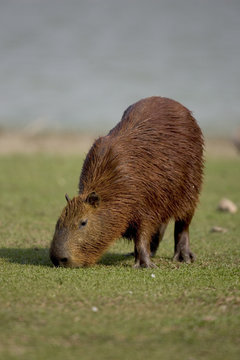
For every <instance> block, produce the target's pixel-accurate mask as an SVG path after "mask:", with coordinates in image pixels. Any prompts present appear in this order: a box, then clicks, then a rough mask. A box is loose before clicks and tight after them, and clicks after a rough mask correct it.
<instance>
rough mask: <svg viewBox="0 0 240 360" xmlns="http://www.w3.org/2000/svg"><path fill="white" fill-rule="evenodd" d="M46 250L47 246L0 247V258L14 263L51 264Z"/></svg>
mask: <svg viewBox="0 0 240 360" xmlns="http://www.w3.org/2000/svg"><path fill="white" fill-rule="evenodd" d="M48 252H49V249H48V248H28V249H16V248H0V258H3V259H6V260H7V261H8V262H10V263H15V264H22V265H42V266H51V261H50V259H49V255H48Z"/></svg>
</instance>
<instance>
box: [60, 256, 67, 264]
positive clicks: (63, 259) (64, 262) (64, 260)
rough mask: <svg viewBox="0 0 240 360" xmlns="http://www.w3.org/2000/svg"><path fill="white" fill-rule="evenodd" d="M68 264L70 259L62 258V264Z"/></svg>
mask: <svg viewBox="0 0 240 360" xmlns="http://www.w3.org/2000/svg"><path fill="white" fill-rule="evenodd" d="M67 262H68V258H66V257H65V258H62V259H60V263H62V264H66V263H67Z"/></svg>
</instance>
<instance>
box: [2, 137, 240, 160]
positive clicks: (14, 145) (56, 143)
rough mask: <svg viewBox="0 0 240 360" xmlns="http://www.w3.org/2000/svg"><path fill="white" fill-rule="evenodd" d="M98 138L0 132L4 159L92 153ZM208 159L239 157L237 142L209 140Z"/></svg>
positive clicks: (221, 139) (207, 144) (220, 139)
mask: <svg viewBox="0 0 240 360" xmlns="http://www.w3.org/2000/svg"><path fill="white" fill-rule="evenodd" d="M97 137H98V135H94V134H91V133H90V134H84V133H78V132H77V133H74V132H66V133H64V132H59V133H58V132H56V133H54V132H53V133H31V132H27V131H19V132H17V131H2V132H0V155H4V154H6V155H7V154H31V153H48V154H49V153H50V154H66V155H69V154H83V153H87V152H88V150H89V149H90V147H91V145H92V143H93V141H94V139H96V138H97ZM205 142H206V156H210V157H214V158H221V157H225V158H226V157H227V158H233V157H238V156H239V153H238V151H237V148H236V147H235V145H234V142H233V141H232V140H231V139H230V138H229V139H227V138H225V139H224V138H216V139H213V138H210V139H206V140H205Z"/></svg>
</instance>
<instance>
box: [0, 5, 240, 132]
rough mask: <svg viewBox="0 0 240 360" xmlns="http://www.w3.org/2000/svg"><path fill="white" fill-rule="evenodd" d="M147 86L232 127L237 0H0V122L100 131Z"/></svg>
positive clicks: (238, 106)
mask: <svg viewBox="0 0 240 360" xmlns="http://www.w3.org/2000/svg"><path fill="white" fill-rule="evenodd" d="M151 95H161V96H166V97H170V98H174V99H176V100H178V101H180V102H182V103H183V104H184V105H186V106H187V107H188V108H189V109H190V110H192V111H193V112H194V115H195V117H196V118H197V119H198V121H199V123H200V125H201V126H202V127H203V129H204V130H205V132H206V133H207V134H210V135H231V134H232V133H234V131H235V129H236V128H237V127H238V126H239V125H240V1H239V0H158V1H157V0H121V1H119V0H85V1H83V0H0V127H1V128H17V129H29V128H31V127H33V128H36V129H39V130H48V129H52V130H61V129H69V130H74V131H75V130H80V131H89V132H90V131H93V132H96V131H105V130H107V129H110V128H111V127H112V126H113V125H114V124H115V123H116V122H118V121H119V120H120V118H121V115H122V113H123V111H124V109H125V108H126V107H127V106H128V105H130V104H131V103H133V102H135V101H137V100H139V99H140V98H143V97H147V96H151Z"/></svg>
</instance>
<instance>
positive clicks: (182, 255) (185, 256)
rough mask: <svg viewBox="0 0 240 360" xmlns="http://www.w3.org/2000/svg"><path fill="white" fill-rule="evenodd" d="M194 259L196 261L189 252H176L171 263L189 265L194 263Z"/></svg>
mask: <svg viewBox="0 0 240 360" xmlns="http://www.w3.org/2000/svg"><path fill="white" fill-rule="evenodd" d="M195 259H196V257H195V255H194V254H193V253H192V252H191V251H190V250H188V251H186V250H184V251H181V250H180V251H177V252H176V253H175V254H174V257H173V261H180V262H185V263H187V264H191V263H192V262H194V261H195Z"/></svg>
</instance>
